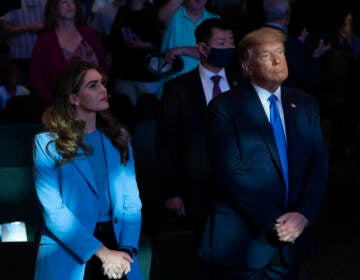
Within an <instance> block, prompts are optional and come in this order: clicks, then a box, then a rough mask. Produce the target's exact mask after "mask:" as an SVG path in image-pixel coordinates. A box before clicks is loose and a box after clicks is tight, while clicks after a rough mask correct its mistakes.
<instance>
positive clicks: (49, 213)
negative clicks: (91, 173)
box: [34, 134, 102, 263]
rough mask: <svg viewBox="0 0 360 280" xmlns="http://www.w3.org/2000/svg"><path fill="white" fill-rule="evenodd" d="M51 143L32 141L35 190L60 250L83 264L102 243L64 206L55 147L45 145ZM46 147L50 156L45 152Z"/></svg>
mask: <svg viewBox="0 0 360 280" xmlns="http://www.w3.org/2000/svg"><path fill="white" fill-rule="evenodd" d="M50 140H51V137H49V135H47V134H38V135H37V136H35V140H34V142H35V143H34V177H35V188H36V192H37V195H38V198H39V200H40V204H41V206H42V213H43V218H44V222H45V227H46V228H47V230H49V231H50V232H51V234H52V235H53V236H55V239H56V240H57V242H59V243H60V245H61V246H64V247H66V249H68V250H69V251H70V252H71V253H72V254H73V255H74V256H76V257H77V258H78V259H79V260H80V261H81V262H82V263H85V262H86V261H88V260H89V259H90V258H91V256H92V255H94V253H95V252H96V251H97V250H98V249H99V248H100V247H101V245H102V243H101V242H100V241H98V240H97V239H96V238H95V237H94V236H93V234H92V233H90V232H89V231H88V230H87V229H86V228H85V227H84V226H83V225H82V223H81V222H80V221H79V220H78V219H77V217H75V216H74V215H73V213H72V212H71V211H70V209H69V208H68V207H67V206H66V204H65V203H64V202H63V200H62V197H61V186H60V184H61V182H60V181H61V179H60V174H59V169H58V168H57V167H55V164H54V163H55V161H54V158H53V156H58V154H57V153H56V150H55V148H54V145H52V144H50V145H48V143H49V141H50ZM47 146H48V147H49V150H50V153H51V155H50V154H49V152H48V151H47ZM58 157H59V156H58ZM80 200H81V198H80V197H79V201H80Z"/></svg>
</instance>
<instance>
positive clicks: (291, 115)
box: [281, 88, 301, 174]
mask: <svg viewBox="0 0 360 280" xmlns="http://www.w3.org/2000/svg"><path fill="white" fill-rule="evenodd" d="M281 101H282V106H283V111H284V119H285V126H286V140H287V147H288V163H289V171H290V170H291V169H290V164H291V163H294V162H296V159H292V158H291V157H292V155H296V153H297V149H298V144H297V143H299V142H300V139H301V137H300V135H299V133H298V130H297V125H296V123H297V121H296V115H297V111H298V108H297V106H298V104H297V102H296V100H295V98H294V96H293V95H291V93H289V91H288V89H287V88H282V96H281ZM289 174H290V173H289Z"/></svg>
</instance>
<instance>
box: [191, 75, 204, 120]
mask: <svg viewBox="0 0 360 280" xmlns="http://www.w3.org/2000/svg"><path fill="white" fill-rule="evenodd" d="M192 72H193V73H191V74H192V75H191V78H192V79H191V80H189V85H190V87H191V93H190V94H192V95H193V97H194V101H195V102H196V104H197V106H196V107H197V108H198V109H199V112H200V116H201V121H202V123H203V125H206V124H207V122H208V115H207V104H206V98H205V92H204V88H203V86H202V83H201V77H200V73H199V69H198V68H196V69H195V70H193V71H192Z"/></svg>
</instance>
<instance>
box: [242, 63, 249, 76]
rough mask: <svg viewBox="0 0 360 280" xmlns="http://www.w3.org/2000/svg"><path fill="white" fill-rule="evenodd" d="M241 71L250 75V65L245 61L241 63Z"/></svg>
mask: <svg viewBox="0 0 360 280" xmlns="http://www.w3.org/2000/svg"><path fill="white" fill-rule="evenodd" d="M241 70H242V71H243V73H245V74H248V73H249V64H248V63H246V62H245V61H242V62H241Z"/></svg>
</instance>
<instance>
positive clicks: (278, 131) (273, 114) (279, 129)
mask: <svg viewBox="0 0 360 280" xmlns="http://www.w3.org/2000/svg"><path fill="white" fill-rule="evenodd" d="M268 100H269V102H270V124H271V127H272V129H273V133H274V137H275V142H276V147H277V149H278V152H279V156H280V162H281V168H282V172H283V176H284V181H285V202H284V205H285V207H286V206H287V203H288V198H289V175H288V161H287V148H286V140H285V134H284V129H283V126H282V123H281V118H280V114H279V109H278V106H277V102H276V101H277V100H278V98H277V96H276V95H274V94H272V95H271V96H270V97H269V98H268Z"/></svg>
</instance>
